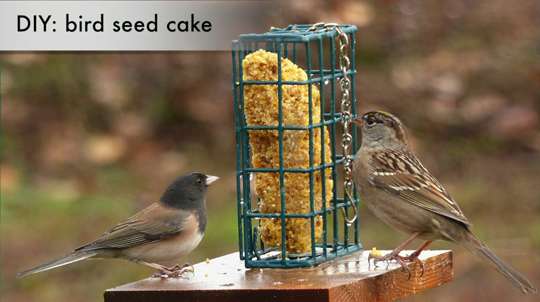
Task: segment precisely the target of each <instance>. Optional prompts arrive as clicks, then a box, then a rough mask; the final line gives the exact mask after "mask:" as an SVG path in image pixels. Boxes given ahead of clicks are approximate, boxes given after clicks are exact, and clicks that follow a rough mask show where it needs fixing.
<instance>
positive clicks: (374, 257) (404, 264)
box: [368, 252, 424, 279]
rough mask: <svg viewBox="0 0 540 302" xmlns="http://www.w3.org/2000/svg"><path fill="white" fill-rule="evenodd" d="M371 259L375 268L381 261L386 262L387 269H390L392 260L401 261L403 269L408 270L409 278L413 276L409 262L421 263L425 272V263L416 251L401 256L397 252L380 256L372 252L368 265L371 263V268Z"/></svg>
mask: <svg viewBox="0 0 540 302" xmlns="http://www.w3.org/2000/svg"><path fill="white" fill-rule="evenodd" d="M371 260H373V265H374V269H376V268H377V264H378V263H379V262H385V263H386V269H388V267H389V265H390V262H391V261H395V262H397V263H399V265H401V270H402V271H404V272H407V274H408V275H409V277H408V278H409V279H410V278H411V275H412V274H411V270H410V268H409V266H408V265H409V264H410V263H413V262H414V263H419V264H420V267H421V269H422V275H423V274H424V264H423V263H422V261H421V260H420V259H418V255H417V254H416V253H413V254H411V255H408V256H400V255H399V254H396V253H393V252H392V253H389V254H386V255H384V256H378V255H373V254H372V253H370V254H369V256H368V265H369V268H371Z"/></svg>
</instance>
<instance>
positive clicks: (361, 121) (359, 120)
mask: <svg viewBox="0 0 540 302" xmlns="http://www.w3.org/2000/svg"><path fill="white" fill-rule="evenodd" d="M352 122H353V123H354V124H356V125H357V126H358V127H362V125H363V124H364V120H363V119H362V117H361V116H359V117H357V118H355V119H354V120H353V121H352Z"/></svg>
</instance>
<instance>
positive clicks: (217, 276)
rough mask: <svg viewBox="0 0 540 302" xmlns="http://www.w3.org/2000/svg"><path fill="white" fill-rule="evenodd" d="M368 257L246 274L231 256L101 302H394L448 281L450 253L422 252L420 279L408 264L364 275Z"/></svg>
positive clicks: (132, 286)
mask: <svg viewBox="0 0 540 302" xmlns="http://www.w3.org/2000/svg"><path fill="white" fill-rule="evenodd" d="M385 252H388V251H385ZM383 253H384V252H383ZM368 255H369V251H360V252H357V253H353V254H351V255H348V256H345V257H343V258H339V259H337V260H334V261H331V262H328V263H323V264H321V265H319V266H316V267H313V268H300V269H246V268H245V267H244V263H243V262H242V261H241V260H240V259H239V257H238V253H232V254H228V255H225V256H222V257H219V258H215V259H212V260H209V261H206V262H201V263H198V264H196V265H195V266H194V268H195V272H194V273H193V274H189V273H188V274H187V275H186V278H177V279H174V278H169V279H160V278H147V279H144V280H141V281H137V282H134V283H129V284H126V285H122V286H119V287H115V288H112V289H108V290H107V291H105V302H128V301H129V302H142V301H156V302H157V301H159V302H173V301H175V302H177V301H182V302H190V301H199V302H204V301H212V302H229V301H235V302H242V301H249V302H252V301H254V302H266V301H280V302H288V301H291V302H292V301H294V302H302V301H310V302H319V301H320V302H323V301H324V302H329V301H340V302H348V301H394V300H396V299H400V298H403V297H406V296H409V295H413V294H416V293H418V292H421V291H423V290H425V289H428V288H433V287H437V286H440V285H442V284H444V283H446V282H449V281H450V280H452V278H453V259H452V252H451V251H424V252H422V254H421V256H420V259H421V260H422V262H423V264H424V265H423V273H422V267H421V266H420V265H419V264H416V263H413V264H410V265H409V268H410V270H411V276H410V278H409V274H408V273H407V272H404V271H402V270H401V268H400V266H399V265H398V264H395V263H391V264H390V266H389V267H388V269H387V268H386V264H385V263H382V262H380V263H378V267H377V269H374V268H373V265H372V266H371V269H368Z"/></svg>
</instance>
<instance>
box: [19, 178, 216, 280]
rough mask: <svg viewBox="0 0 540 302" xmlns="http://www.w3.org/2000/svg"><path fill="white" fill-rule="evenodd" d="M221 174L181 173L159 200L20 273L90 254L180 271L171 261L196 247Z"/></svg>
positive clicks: (164, 271) (167, 272)
mask: <svg viewBox="0 0 540 302" xmlns="http://www.w3.org/2000/svg"><path fill="white" fill-rule="evenodd" d="M217 179H218V177H216V176H211V175H205V174H202V173H191V174H188V175H185V176H181V177H179V178H177V179H176V180H175V181H174V182H173V183H172V184H170V185H169V187H168V188H167V189H166V190H165V193H163V195H162V196H161V198H160V200H159V201H158V202H156V203H153V204H152V205H150V206H149V207H147V208H146V209H144V210H142V211H140V212H138V213H137V214H135V215H133V216H132V217H130V218H128V219H127V220H125V221H123V222H121V223H119V224H117V225H116V226H114V227H113V228H112V229H110V230H109V231H108V232H106V233H105V234H103V235H101V237H99V238H98V239H97V240H95V241H93V242H91V243H89V244H86V245H84V246H81V247H79V248H77V249H75V250H74V251H73V252H72V253H71V254H69V255H67V256H65V257H62V258H60V259H57V260H54V261H51V262H48V263H45V264H42V265H39V266H37V267H34V268H32V269H29V270H27V271H24V272H21V273H19V274H17V277H19V278H22V277H25V276H28V275H31V274H35V273H39V272H43V271H46V270H50V269H53V268H56V267H60V266H64V265H67V264H71V263H74V262H77V261H81V260H84V259H88V258H122V259H127V260H130V261H133V262H136V263H140V264H144V265H147V266H149V267H152V268H155V269H157V270H159V275H160V276H163V277H170V276H179V274H181V272H182V268H180V267H178V266H171V265H174V264H176V263H177V261H178V260H179V259H180V258H181V257H183V256H186V255H187V254H189V253H190V252H191V251H192V250H193V249H195V248H196V247H197V245H198V244H199V242H200V241H201V239H202V238H203V235H204V231H205V228H206V219H207V218H206V201H205V196H206V190H207V188H208V186H209V185H210V184H211V183H213V182H214V181H216V180H217Z"/></svg>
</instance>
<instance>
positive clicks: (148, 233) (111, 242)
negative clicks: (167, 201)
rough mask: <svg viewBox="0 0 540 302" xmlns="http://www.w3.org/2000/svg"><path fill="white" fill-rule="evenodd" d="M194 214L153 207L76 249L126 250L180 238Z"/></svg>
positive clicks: (154, 205) (159, 206)
mask: <svg viewBox="0 0 540 302" xmlns="http://www.w3.org/2000/svg"><path fill="white" fill-rule="evenodd" d="M192 215H194V214H193V213H191V212H187V211H183V210H179V209H170V208H166V207H164V206H163V205H161V204H157V203H155V204H152V205H151V206H149V207H148V208H146V209H144V210H142V211H140V212H139V213H137V214H135V215H134V216H132V217H130V218H129V219H127V220H126V221H124V222H121V223H119V224H118V225H116V226H114V227H113V228H112V229H110V230H109V231H108V232H106V233H105V234H103V235H102V236H101V237H100V238H98V239H97V240H96V241H94V242H92V243H89V244H87V245H85V246H82V247H80V248H78V249H77V251H79V250H84V251H92V250H100V249H124V248H129V247H134V246H138V245H141V244H146V243H150V242H153V241H156V240H161V239H165V238H169V237H171V236H174V235H177V234H179V233H181V232H182V230H183V229H184V228H186V224H187V223H188V222H189V221H193V219H190V218H191V216H192Z"/></svg>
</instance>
